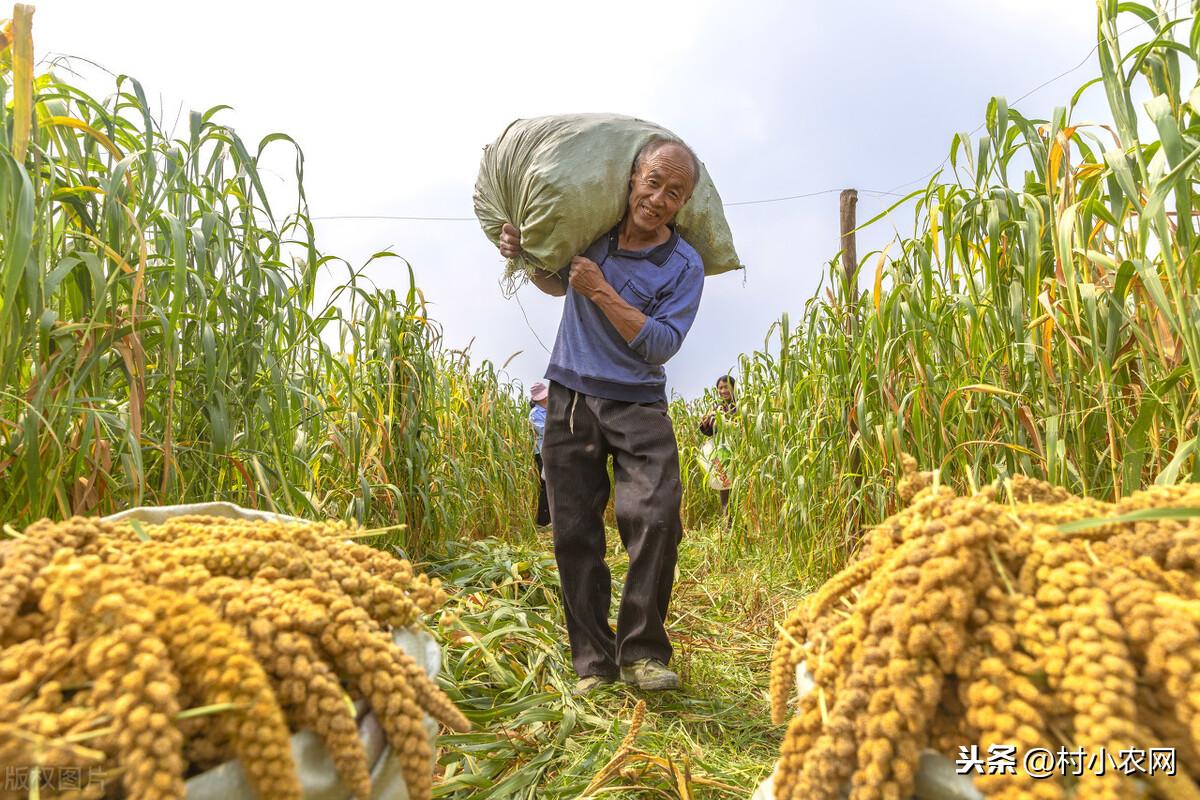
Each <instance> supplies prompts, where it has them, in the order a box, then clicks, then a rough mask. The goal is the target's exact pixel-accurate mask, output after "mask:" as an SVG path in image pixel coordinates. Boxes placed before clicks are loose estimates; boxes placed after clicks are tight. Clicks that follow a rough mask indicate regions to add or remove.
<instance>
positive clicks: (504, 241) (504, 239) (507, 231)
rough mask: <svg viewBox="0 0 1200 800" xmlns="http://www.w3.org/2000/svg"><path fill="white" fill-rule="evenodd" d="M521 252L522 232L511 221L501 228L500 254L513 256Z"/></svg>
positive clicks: (508, 256)
mask: <svg viewBox="0 0 1200 800" xmlns="http://www.w3.org/2000/svg"><path fill="white" fill-rule="evenodd" d="M520 252H521V232H520V231H519V230H517V229H516V228H514V227H513V226H512V225H510V224H509V223H507V222H506V223H504V227H503V228H501V229H500V255H502V256H504V257H505V258H513V257H514V256H516V255H517V254H518V253H520Z"/></svg>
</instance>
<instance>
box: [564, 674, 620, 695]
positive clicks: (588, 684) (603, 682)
mask: <svg viewBox="0 0 1200 800" xmlns="http://www.w3.org/2000/svg"><path fill="white" fill-rule="evenodd" d="M612 682H613V679H612V678H609V677H608V676H606V675H585V676H584V677H582V678H580V679H579V680H578V681H577V682H576V684H575V688H574V689H572V690H571V696H572V697H583V696H584V695H585V694H590V693H591V692H592V691H593V690H595V689H599V688H600V687H601V686H608V685H609V684H610V683H612Z"/></svg>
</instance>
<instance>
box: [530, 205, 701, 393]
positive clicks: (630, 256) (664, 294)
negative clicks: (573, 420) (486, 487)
mask: <svg viewBox="0 0 1200 800" xmlns="http://www.w3.org/2000/svg"><path fill="white" fill-rule="evenodd" d="M583 255H584V256H586V257H587V258H589V259H591V260H592V261H594V262H596V264H598V265H599V267H600V271H601V272H603V273H604V278H605V280H607V281H608V282H609V284H611V285H612V287H613V288H614V289H616V291H617V294H619V295H620V296H621V297H622V298H623V299H624V300H625V302H627V303H629V304H630V305H631V306H633V307H634V308H636V309H637V310H638V311H641V312H642V313H643V314H645V315H646V324H645V325H643V326H642V329H641V330H640V331H638V334H637V336H635V337H634V338H633V341H631V342H626V341H625V339H624V338H622V336H621V334H619V333H617V329H616V328H615V327H613V324H612V323H611V322H609V321H608V317H606V316H604V312H603V311H601V310H600V307H599V306H597V305H596V304H595V303H593V302H592V301H591V300H588V299H587V298H586V297H583V296H582V295H580V294H578V293H576V291H575V290H574V289H573V288H571V286H570V285H569V284H568V286H567V296H566V302H565V304H564V306H563V315H562V321H561V322H560V323H559V325H558V338H556V339H555V340H554V352H553V353H551V355H550V365H549V367H547V368H546V377H547V378H549V379H550V380H552V381H556V382H557V383H560V384H562V385H563V386H565V387H567V388H568V389H574V390H575V391H577V392H582V393H583V394H587V395H591V396H593V397H603V398H605V399H608V400H621V401H624V402H630V403H653V402H657V401H659V400H665V399H666V398H667V373H666V370H664V369H663V364H665V363H666V362H667V361H668V360H669V359H670V358H671V356H673V355H675V353H677V352H678V351H679V347H680V346H681V345H682V344H683V339H684V337H685V336H687V333H688V330H689V329H690V328H691V327H692V322H693V320H695V319H696V311H697V309H699V307H700V294H701V292H702V291H703V289H704V264H703V263H701V261H700V256H699V255H698V254H697V253H696V251H695V250H694V249H693V248H692V246H691V245H690V244H688V243H687V242H686V241H684V240H683V238H682V237H680V235H679V234H678V233H676V232H675V231H674V230H672V231H671V236H670V238H669V239H667V241H666V242H664V243H662V244H661V245H659V246H658V247H652V248H649V249H648V250H639V251H629V250H621V249H619V248H618V246H617V229H616V228H614V229H613V230H612V231H610V232H609V233H608V234H607V235H605V236H602V237H601V238H600V239H598V240H597V241H596V242H595V243H594V244H592V246H591V247H589V248H588V249H587V250H585V251H584V253H583ZM559 274H560V275H561V276H562V277H563V279H564V280H565V279H566V277H567V273H566V270H565V269H564V271H563V272H561V273H559Z"/></svg>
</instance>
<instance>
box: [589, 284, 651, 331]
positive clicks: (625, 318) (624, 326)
mask: <svg viewBox="0 0 1200 800" xmlns="http://www.w3.org/2000/svg"><path fill="white" fill-rule="evenodd" d="M591 300H592V302H593V303H595V304H596V306H597V307H598V308H599V309H600V311H601V312H603V314H604V316H605V317H607V318H608V321H609V322H611V323H612V326H613V327H614V328H616V329H617V333H619V334H621V338H622V339H624V340H625V341H626V342H632V341H633V340H634V339H635V338H636V337H637V335H638V334H639V333H641V330H642V327H643V326H644V325H645V324H646V315H645V314H643V313H642V312H640V311H638V310H637V309H636V308H634V307H633V306H631V305H629V303H627V302H625V299H624V298H623V297H621V295H619V294H617V290H616V289H614V288H612V286H611V285H609V284H607V283H605V284H604V285H603V286H601V287H600V288H599V289H597V290H596V292H595V293H594V294H593V295H592V298H591Z"/></svg>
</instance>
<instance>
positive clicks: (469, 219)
mask: <svg viewBox="0 0 1200 800" xmlns="http://www.w3.org/2000/svg"><path fill="white" fill-rule="evenodd" d="M310 219H387V220H412V221H414V222H475V221H476V220H475V217H404V216H395V215H392V214H337V215H334V216H329V217H310Z"/></svg>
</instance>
